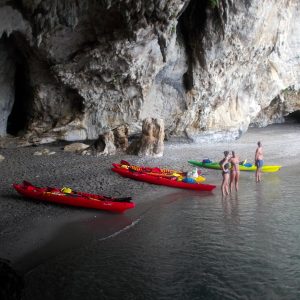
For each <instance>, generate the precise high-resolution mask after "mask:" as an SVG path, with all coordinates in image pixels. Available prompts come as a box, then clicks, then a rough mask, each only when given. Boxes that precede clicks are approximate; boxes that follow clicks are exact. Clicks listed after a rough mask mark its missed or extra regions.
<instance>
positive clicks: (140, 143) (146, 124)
mask: <svg viewBox="0 0 300 300" xmlns="http://www.w3.org/2000/svg"><path fill="white" fill-rule="evenodd" d="M164 137H165V133H164V121H163V120H162V119H154V118H146V119H144V121H143V127H142V135H141V137H140V138H139V139H138V140H136V141H134V142H133V143H132V144H131V145H130V146H129V148H128V151H127V152H128V153H129V154H135V155H139V156H154V157H161V156H163V153H164Z"/></svg>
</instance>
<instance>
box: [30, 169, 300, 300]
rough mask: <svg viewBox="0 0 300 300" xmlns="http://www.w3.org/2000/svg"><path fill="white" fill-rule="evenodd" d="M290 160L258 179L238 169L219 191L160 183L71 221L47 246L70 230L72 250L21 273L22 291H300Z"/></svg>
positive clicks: (208, 294) (96, 295) (48, 294)
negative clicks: (229, 185) (107, 210)
mask: <svg viewBox="0 0 300 300" xmlns="http://www.w3.org/2000/svg"><path fill="white" fill-rule="evenodd" d="M299 167H300V166H299V165H297V166H292V167H289V168H283V169H282V170H280V172H278V173H274V174H264V175H263V181H262V182H261V183H258V184H257V183H255V181H254V174H253V173H242V176H241V180H240V191H239V192H238V193H237V194H236V193H234V194H233V195H232V196H228V197H227V198H225V199H222V197H221V195H220V191H219V188H218V190H216V191H214V192H213V193H208V192H203V193H202V192H192V191H182V190H178V189H171V188H162V189H163V191H164V193H165V195H164V196H161V197H160V196H159V195H157V194H152V195H147V197H148V198H149V199H148V200H147V201H144V202H143V203H140V204H138V205H137V207H136V208H135V209H134V210H131V211H129V212H128V213H126V214H124V215H121V216H119V215H107V217H106V218H102V219H101V220H99V219H92V218H91V219H90V220H88V221H86V220H85V221H84V222H83V223H81V224H80V223H79V224H78V223H76V224H72V223H71V224H70V225H68V226H67V227H66V226H65V227H63V228H62V229H61V231H60V235H61V238H60V239H58V238H57V237H56V238H53V242H52V243H51V242H50V243H48V245H47V247H48V249H49V251H50V252H51V249H54V248H57V247H59V244H60V243H62V244H63V243H68V241H66V239H67V237H69V238H70V240H72V241H73V242H70V245H72V247H73V249H70V248H69V249H66V248H64V251H62V252H60V254H59V255H54V256H53V257H52V258H51V257H48V259H47V261H45V262H43V263H40V264H39V265H37V266H36V267H35V268H34V269H32V270H31V271H30V272H29V273H28V274H27V276H26V291H25V299H31V300H34V299H44V300H46V299H56V300H58V299H151V300H152V299H300V235H299V232H300V218H299V215H300V201H299V187H298V183H299V178H298V175H299V171H298V170H299ZM214 172H217V171H214ZM215 180H216V182H219V181H220V180H221V178H220V176H219V174H218V175H215ZM217 180H218V181H217ZM76 239H78V241H79V244H80V245H76V243H74V240H76ZM59 240H61V242H58V241H59ZM80 241H81V242H80ZM82 241H85V242H84V245H85V246H83V243H82Z"/></svg>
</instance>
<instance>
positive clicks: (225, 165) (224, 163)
mask: <svg viewBox="0 0 300 300" xmlns="http://www.w3.org/2000/svg"><path fill="white" fill-rule="evenodd" d="M229 159H230V157H229V152H228V151H224V158H223V159H222V160H221V161H220V163H219V164H220V167H221V170H222V177H223V180H222V185H221V190H222V195H223V196H226V195H229V178H230V176H229V175H230V174H229V166H230V164H229Z"/></svg>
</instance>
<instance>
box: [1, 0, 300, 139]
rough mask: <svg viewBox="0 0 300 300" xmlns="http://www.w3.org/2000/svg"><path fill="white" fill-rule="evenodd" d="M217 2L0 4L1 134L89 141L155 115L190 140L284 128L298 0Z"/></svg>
mask: <svg viewBox="0 0 300 300" xmlns="http://www.w3.org/2000/svg"><path fill="white" fill-rule="evenodd" d="M217 2H218V4H217V5H214V3H216V1H209V0H207V1H198V0H160V1H156V0H148V1H142V0H126V1H125V0H106V1H97V0H89V1H72V0H61V1H52V0H43V1H39V0H35V1H29V0H28V1H26V0H23V1H0V25H1V26H0V27H1V28H0V36H2V37H1V39H0V56H1V58H0V64H1V66H2V65H3V66H4V65H5V66H6V67H7V66H11V67H9V70H10V75H9V74H7V76H6V75H5V74H4V73H3V72H1V71H0V88H1V90H0V95H1V99H0V109H2V111H5V114H4V115H5V117H4V118H2V114H1V116H0V117H1V121H0V134H1V135H5V134H6V133H10V134H13V135H18V134H24V133H25V138H26V139H27V140H28V141H30V140H33V141H35V142H36V141H37V140H45V141H49V140H53V139H54V140H55V139H64V140H84V139H96V138H97V137H98V136H99V134H102V133H104V132H106V131H108V130H111V129H114V128H117V127H118V126H120V125H126V126H128V128H129V134H136V133H139V132H140V131H141V125H142V120H143V119H145V118H160V119H163V120H164V124H165V130H166V134H167V136H168V137H188V138H191V139H194V140H197V139H198V138H201V137H202V136H203V135H206V136H207V135H210V134H211V137H213V136H222V134H223V135H225V134H226V135H227V136H228V137H229V138H236V137H238V136H239V135H240V134H242V133H243V132H245V131H246V130H247V128H248V126H249V125H250V124H253V125H258V126H265V125H266V124H269V123H272V122H279V121H280V122H281V121H282V120H283V116H284V115H286V114H288V113H290V112H292V111H293V110H298V109H299V98H298V97H293V93H295V94H297V91H298V90H299V82H300V68H299V64H300V47H299V46H300V3H299V1H297V0H271V1H259V0H252V1H251V0H237V1H229V0H220V1H217ZM4 43H6V44H5V46H3V45H4ZM7 43H8V44H9V47H11V49H12V50H13V52H14V53H15V55H16V59H13V60H9V59H8V57H9V55H8V53H12V51H11V50H8V48H7V47H8V46H7ZM1 45H2V46H1ZM5 57H6V59H5ZM7 86H9V89H7V88H6V89H5V87H7ZM287 89H289V90H290V91H291V93H290V95H289V97H284V96H283V94H284V91H286V90H287ZM276 99H280V101H279V100H276ZM295 99H296V100H295ZM297 99H298V100H297ZM278 101H279V102H280V103H284V105H283V104H282V105H275V106H276V109H274V107H275V106H274V103H277V102H278ZM279 102H278V103H279ZM3 107H4V108H3ZM284 107H285V108H284ZM287 107H288V108H287ZM20 120H22V122H21V121H20ZM220 133H221V134H220Z"/></svg>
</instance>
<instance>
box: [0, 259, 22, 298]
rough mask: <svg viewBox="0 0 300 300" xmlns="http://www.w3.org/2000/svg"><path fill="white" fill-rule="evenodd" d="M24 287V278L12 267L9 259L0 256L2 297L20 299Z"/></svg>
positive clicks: (0, 290)
mask: <svg viewBox="0 0 300 300" xmlns="http://www.w3.org/2000/svg"><path fill="white" fill-rule="evenodd" d="M23 288H24V281H23V278H22V277H21V276H20V275H19V274H18V273H17V272H16V271H15V270H14V269H13V268H12V266H11V264H10V262H9V261H8V260H6V259H2V258H0V299H1V300H20V299H21V296H22V290H23Z"/></svg>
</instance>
